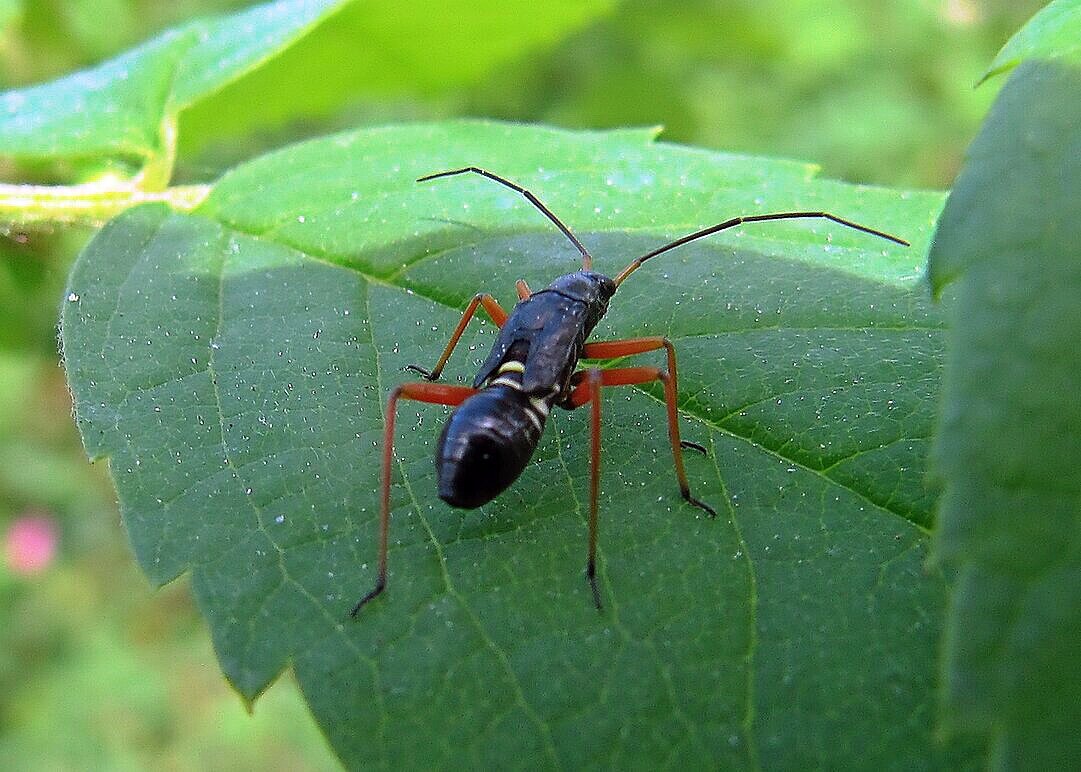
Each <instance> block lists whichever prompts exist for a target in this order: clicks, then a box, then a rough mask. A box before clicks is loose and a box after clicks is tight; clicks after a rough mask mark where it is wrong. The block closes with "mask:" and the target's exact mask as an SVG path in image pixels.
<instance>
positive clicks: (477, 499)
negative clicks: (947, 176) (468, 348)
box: [352, 166, 909, 617]
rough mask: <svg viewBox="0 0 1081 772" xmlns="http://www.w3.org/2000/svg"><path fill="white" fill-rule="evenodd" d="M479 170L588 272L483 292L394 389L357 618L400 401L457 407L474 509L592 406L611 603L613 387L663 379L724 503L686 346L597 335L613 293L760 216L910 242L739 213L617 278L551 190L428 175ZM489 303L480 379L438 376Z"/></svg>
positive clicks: (674, 426) (454, 422)
mask: <svg viewBox="0 0 1081 772" xmlns="http://www.w3.org/2000/svg"><path fill="white" fill-rule="evenodd" d="M467 173H472V174H479V175H480V176H482V177H485V178H487V179H489V180H492V181H493V182H497V183H499V184H500V185H504V186H506V187H508V188H510V189H511V190H514V191H517V192H518V193H520V194H521V195H523V196H525V198H526V199H527V200H528V201H529V202H530V203H531V204H532V205H533V206H534V207H536V208H537V209H538V210H540V212H541V213H542V214H544V216H545V217H547V218H548V219H549V220H551V221H552V223H553V224H554V225H555V226H556V227H557V228H559V230H560V231H561V232H562V233H563V235H564V236H566V237H567V238H568V239H569V240H570V241H571V243H572V244H574V247H575V249H577V250H578V252H580V253H581V255H582V270H580V271H577V272H575V273H570V274H567V275H565V276H560V277H559V278H557V279H556V280H555V281H553V282H552V283H551V284H549V285H548V286H547V287H545V288H544V289H542V290H539V291H537V292H531V291H530V289H529V287H528V286H527V285H526V283H525V281H523V280H521V279H519V280H518V282H517V285H516V287H517V290H518V303H517V305H515V307H514V309H513V310H512V311H511V313H510V314H508V313H507V312H506V311H504V310H503V308H502V307H501V306H500V305H499V303H497V302H496V300H495V298H493V297H492V296H491V295H489V294H487V293H477V294H476V295H474V296H473V299H472V300H471V301H470V302H469V304H468V305H467V306H466V309H465V313H463V314H462V318H461V321H459V322H458V326H457V327H456V328H455V330H454V333H453V334H452V335H451V336H450V341H449V342H448V343H447V345H446V347H445V348H444V349H443V353H442V355H441V356H440V357H439V359H438V360H437V361H436V363H435V366H434V367H433V368H432V369H431V370H425V369H424V368H422V367H418V366H416V365H410V366H409V367H408V368H406V369H409V370H413V371H415V372H417V373H419V374H420V375H422V376H423V377H424V380H423V381H421V382H414V383H404V384H402V385H400V386H397V387H396V388H395V389H394V390H393V391H392V392H391V394H390V398H389V400H388V403H387V414H386V416H387V417H386V427H385V432H384V435H383V474H382V481H381V484H382V503H381V508H380V520H379V568H378V575H377V578H376V583H375V587H373V588H372V590H371V591H370V592H369V593H368V594H367V595H365V596H364V597H363V598H361V599H360V601H359V602H358V603H357V604H356V606H354V607H353V610H352V616H354V617H355V616H356V615H357V613H358V612H359V611H360V609H361V608H362V607H363V606H364V605H365V604H366V603H368V602H369V601H371V600H372V599H373V598H375V597H376V596H378V595H379V594H380V593H382V592H383V590H385V589H386V586H387V533H388V530H389V526H390V472H391V462H392V460H393V454H394V449H393V443H394V420H395V414H396V411H397V406H398V400H400V399H410V400H416V401H418V402H429V403H434V404H439V405H448V406H452V407H454V408H455V409H454V411H453V412H452V413H451V415H450V417H449V418H448V420H447V423H446V426H445V427H444V428H443V433H442V435H441V436H440V438H439V447H438V450H437V451H436V458H435V465H436V472H437V477H438V486H439V497H440V498H441V499H443V501H445V502H447V503H448V504H450V505H451V506H453V507H460V508H463V509H473V508H475V507H479V506H481V505H483V504H487V503H488V502H489V501H491V500H492V499H494V498H495V497H496V496H498V495H499V494H500V493H502V492H503V491H504V490H506V488H507V487H508V486H509V485H510V484H511V483H513V482H514V481H515V480H516V479H518V476H519V475H520V474H521V473H522V470H523V469H525V466H526V464H527V463H528V462H529V459H530V457H531V456H532V455H533V451H534V450H535V449H536V447H537V443H538V442H539V441H540V437H541V432H543V431H544V424H545V421H546V420H547V418H548V414H549V412H550V411H551V409H552V407H553V406H559V407H561V408H565V409H567V410H574V409H575V408H579V407H582V406H583V405H586V404H589V405H590V438H591V442H590V486H589V546H588V557H587V560H586V578H587V580H588V581H589V587H590V590H591V592H592V594H593V602H594V604H595V605H596V607H597V608H598V609H601V608H602V604H601V595H600V590H599V589H598V587H597V577H596V554H597V493H598V489H599V482H600V455H601V445H600V440H601V399H600V396H601V388H602V387H604V386H624V385H629V384H642V383H650V382H654V381H660V382H661V383H662V384H663V385H664V397H665V406H666V408H667V413H668V439H669V442H670V444H671V446H672V458H673V461H674V465H675V470H676V480H677V481H678V483H679V490H680V493H681V494H682V495H683V498H684V500H686V501H687V503H689V504H691V505H693V506H695V507H698V508H699V509H701V510H703V511H705V512H706V514H708V515H709V516H710V517H715V516H716V514H717V513H716V512H715V511H714V509H713V508H712V507H711V506H709V505H708V504H706V503H705V502H703V501H700V500H699V499H697V498H695V497H694V496H693V495H691V489H690V484H689V483H688V481H687V472H686V470H685V468H684V466H683V450H684V449H685V448H686V449H693V450H697V451H700V452H702V453H705V452H706V451H705V448H703V447H702V446H701V445H698V444H696V443H692V442H685V441H683V440H681V439H680V436H679V421H678V411H677V403H676V396H677V392H676V353H675V349H674V347H673V346H672V342H671V341H670V340H668V338H665V337H663V336H654V337H644V338H631V339H628V340H612V341H603V342H587V339H588V338H589V335H590V333H591V332H592V331H593V328H594V327H596V326H597V323H598V322H599V321H600V320H601V318H602V317H603V316H604V315H605V313H606V312H607V311H608V301H609V300H610V299H611V298H612V296H613V295H614V294H615V292H616V290H617V289H618V288H619V286H620V285H621V284H622V283H623V282H624V281H626V279H627V277H628V276H630V275H631V274H632V273H634V272H635V271H637V270H638V269H639V268H640V267H641V266H642V264H643V263H645V262H646V261H647V260H652V259H653V258H654V257H657V256H658V255H661V254H664V253H665V252H668V251H669V250H672V249H675V248H676V247H679V246H682V245H684V244H687V243H690V242H692V241H695V240H696V239H700V238H704V237H706V236H709V235H711V234H714V233H719V232H720V231H723V230H726V229H728V228H733V227H735V226H737V225H741V224H743V223H748V222H763V221H766V220H790V219H799V218H819V219H826V220H831V221H832V222H835V223H838V224H839V225H843V226H845V227H848V228H853V229H855V230H858V231H863V232H864V233H869V234H871V235H873V236H878V237H881V238H884V239H888V240H890V241H893V242H895V243H897V244H901V245H903V246H908V245H909V244H908V242H907V241H905V240H904V239H900V238H897V237H896V236H891V235H890V234H888V233H884V232H882V231H879V230H875V229H874V228H868V227H867V226H864V225H859V224H858V223H855V222H852V221H850V220H845V219H843V218H841V217H837V216H835V215H832V214H829V213H828V212H778V213H774V214H755V215H746V216H743V217H733V218H731V219H729V220H725V221H724V222H721V223H718V224H716V225H712V226H710V227H708V228H703V229H702V230H699V231H695V232H694V233H691V234H688V235H686V236H683V237H682V238H678V239H676V240H675V241H673V242H670V243H668V244H665V245H664V246H661V247H658V248H657V249H654V250H653V251H652V252H648V253H646V254H644V255H642V256H641V257H637V258H635V259H634V260H632V261H631V262H630V264H629V265H627V267H626V268H624V269H623V270H622V271H620V272H619V273H618V274H616V276H615V278H609V277H608V276H605V275H603V274H600V273H596V272H595V271H593V269H592V268H593V257H592V256H591V255H590V253H589V251H588V250H587V249H586V248H585V246H583V245H582V242H581V241H579V240H578V238H577V237H576V236H575V235H574V234H573V233H572V232H571V230H570V228H568V227H567V226H566V225H564V224H563V222H562V221H560V219H559V218H558V217H556V216H555V215H554V214H553V213H552V212H551V210H549V209H548V207H547V206H545V205H544V204H543V203H542V202H541V200H540V199H539V198H537V197H536V196H535V195H533V193H531V192H530V191H528V190H526V189H525V188H523V187H522V186H520V185H517V184H516V183H514V182H511V181H510V180H508V179H504V178H503V177H500V176H499V175H497V174H493V173H492V172H489V171H486V170H484V169H481V168H479V167H476V166H468V167H465V168H463V169H454V170H451V171H444V172H437V173H436V174H429V175H427V176H424V177H421V178H419V179H418V180H417V182H427V181H429V180H434V179H437V178H440V177H451V176H455V175H459V174H467ZM478 308H483V309H484V311H485V312H486V313H487V314H488V316H489V317H490V318H491V320H492V321H493V322H495V324H496V325H497V326H498V327H499V335H498V337H497V338H496V342H495V344H494V345H493V347H492V350H491V353H489V354H488V358H487V359H486V360H485V361H484V364H482V365H481V367H480V371H479V372H478V373H477V375H476V377H475V378H474V379H473V385H472V386H471V387H466V386H452V385H447V384H440V383H436V381H438V380H439V376H440V375H441V374H442V372H443V368H444V366H445V365H446V364H447V360H448V359H449V358H450V355H451V352H453V351H454V347H455V346H456V345H457V343H458V340H459V339H460V338H461V336H462V333H463V332H464V331H465V329H466V326H467V325H468V324H469V321H470V319H472V318H473V315H474V314H475V313H476V311H477V309H478ZM662 348H663V349H664V350H665V352H666V353H667V359H668V361H667V368H666V369H661V368H657V367H618V368H607V369H599V368H596V367H589V368H586V369H578V362H579V360H580V359H615V358H618V357H625V356H631V355H634V354H644V353H646V352H649V351H658V350H660V349H662Z"/></svg>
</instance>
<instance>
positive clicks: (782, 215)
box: [613, 212, 910, 287]
mask: <svg viewBox="0 0 1081 772" xmlns="http://www.w3.org/2000/svg"><path fill="white" fill-rule="evenodd" d="M815 217H817V218H819V219H823V220H830V221H832V222H835V223H837V224H838V225H844V226H845V227H846V228H853V229H854V230H858V231H863V232H864V233H869V234H871V235H872V236H878V237H879V238H883V239H888V240H890V241H892V242H894V243H896V244H900V245H901V246H905V247H907V246H910V244H909V243H908V242H907V241H905V240H904V239H901V238H898V237H897V236H891V235H890V234H888V233H886V232H884V231H879V230H875V229H874V228H868V227H867V226H866V225H860V224H859V223H855V222H852V221H851V220H846V219H844V218H843V217H838V216H837V215H834V214H830V213H829V212H777V213H775V214H751V215H744V216H743V217H733V218H732V219H731V220H725V221H724V222H722V223H717V224H716V225H711V226H710V227H708V228H703V229H702V230H700V231H695V232H694V233H690V234H688V235H686V236H684V237H682V238H678V239H676V240H675V241H673V242H671V243H670V244H665V245H664V246H663V247H658V248H657V249H654V250H653V251H652V252H647V253H646V254H644V255H642V256H641V257H639V258H635V259H634V260H632V261H631V264H630V265H628V266H627V267H626V268H624V269H623V270H622V271H620V272H619V274H618V275H617V276H616V277H615V279H613V281H614V282H615V284H616V286H617V287H618V286H619V285H620V284H621V283H622V282H623V280H624V279H626V278H627V277H628V276H630V275H631V274H632V273H634V272H635V271H637V270H638V268H639V266H641V265H642V263H644V262H645V261H646V260H649V259H650V258H651V257H656V256H657V255H660V254H664V253H665V252H667V251H668V250H670V249H675V248H676V247H681V246H683V245H684V244H687V243H690V242H692V241H695V240H696V239H701V238H704V237H706V236H712V235H713V234H714V233H719V232H720V231H723V230H728V229H729V228H734V227H736V226H737V225H742V224H743V223H746V222H762V221H764V220H796V219H801V218H804V219H806V218H815Z"/></svg>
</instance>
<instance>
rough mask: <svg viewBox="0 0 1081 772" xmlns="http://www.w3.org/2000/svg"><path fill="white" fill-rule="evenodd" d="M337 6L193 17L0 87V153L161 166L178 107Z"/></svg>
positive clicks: (320, 3)
mask: <svg viewBox="0 0 1081 772" xmlns="http://www.w3.org/2000/svg"><path fill="white" fill-rule="evenodd" d="M342 4H343V0H279V2H272V3H266V4H264V5H257V6H254V7H252V8H250V9H248V10H245V11H242V12H240V13H236V14H233V15H230V16H220V17H214V18H210V19H201V20H197V21H193V22H190V23H188V24H185V25H183V26H180V27H176V28H174V29H171V30H169V31H167V32H165V33H163V34H161V35H159V36H158V37H156V38H154V39H152V40H150V41H148V42H146V43H144V44H142V45H140V46H138V47H137V48H135V49H132V50H131V51H128V52H126V53H124V54H122V55H120V56H118V57H116V58H115V59H110V60H109V61H107V62H104V63H103V64H100V65H98V66H96V67H93V68H91V69H88V70H84V71H82V72H77V73H74V74H72V75H67V76H65V77H63V78H60V79H58V80H55V81H52V82H50V83H45V84H42V85H39V86H33V87H30V88H25V89H18V90H14V91H9V92H7V93H5V94H3V96H2V101H0V155H4V156H8V157H14V158H21V159H49V160H55V159H59V158H70V159H88V158H110V159H117V160H122V161H125V162H128V163H130V164H133V165H135V166H144V165H146V164H148V163H150V162H151V161H152V160H161V159H163V158H165V159H166V161H167V163H166V165H167V166H168V167H170V168H171V155H172V152H173V145H174V143H175V137H174V136H173V135H174V133H175V120H176V116H177V114H178V113H179V112H180V111H181V110H183V109H184V108H186V107H189V106H191V105H192V104H194V103H195V102H197V101H199V100H201V99H205V98H206V97H207V96H209V95H211V94H213V93H214V92H216V91H218V90H220V89H221V88H223V87H224V86H226V85H227V84H229V83H230V82H232V81H234V80H236V79H238V78H240V77H242V76H243V75H245V74H246V73H247V72H249V71H251V70H252V69H254V68H256V67H259V66H260V65H261V64H262V63H263V62H265V61H266V60H268V59H270V58H271V57H273V56H275V55H277V54H278V53H279V52H280V51H282V50H283V49H285V48H287V47H288V46H289V45H291V44H292V43H293V42H295V41H296V40H297V39H298V38H300V37H302V36H303V35H304V34H306V33H307V32H308V31H309V30H311V29H312V28H313V27H314V26H315V25H316V24H318V23H319V22H320V21H321V20H323V19H325V18H326V17H327V16H328V15H329V14H331V13H333V12H334V11H335V10H336V9H337V8H338V7H340V6H341V5H342ZM255 32H258V34H254V33H255ZM167 180H168V178H167V176H166V177H165V179H164V180H159V182H160V183H161V184H164V183H165V182H167Z"/></svg>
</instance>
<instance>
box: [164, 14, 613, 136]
mask: <svg viewBox="0 0 1081 772" xmlns="http://www.w3.org/2000/svg"><path fill="white" fill-rule="evenodd" d="M614 6H615V0H546V2H543V3H537V2H534V1H533V0H441V1H440V2H410V3H379V2H357V3H353V4H351V5H350V6H349V7H348V8H346V9H344V10H343V12H342V13H340V14H338V15H337V16H336V17H335V18H334V20H333V21H332V22H331V23H329V24H324V25H321V26H320V27H319V29H317V30H316V31H315V32H314V33H313V34H312V35H311V36H310V37H309V38H307V39H305V40H304V41H303V42H301V43H300V44H299V45H297V46H294V47H293V48H291V49H290V50H289V51H288V52H286V53H285V54H284V55H283V56H281V57H278V58H277V59H275V60H274V61H273V62H270V63H269V64H268V65H267V66H266V67H263V68H262V69H260V70H259V71H258V72H255V73H252V75H251V76H250V77H247V78H244V79H243V80H240V81H237V82H236V83H234V84H233V85H232V86H230V87H229V88H227V89H224V90H223V91H221V92H220V93H218V94H216V95H215V96H214V97H213V98H212V99H208V100H206V101H205V102H203V103H201V104H199V105H197V106H196V107H194V108H193V109H192V110H190V111H187V112H185V113H184V116H183V118H182V120H181V126H180V128H181V131H180V137H181V146H182V148H183V149H184V150H186V151H192V150H196V149H198V148H200V147H202V146H203V145H205V144H206V143H207V141H208V140H210V139H215V138H221V137H223V136H242V135H244V134H250V132H251V131H252V129H253V128H263V129H265V128H267V127H278V126H281V125H282V124H284V123H286V122H287V121H289V120H294V121H295V120H297V118H298V117H303V116H320V117H323V116H327V115H331V114H332V113H333V112H334V111H336V110H339V109H340V108H341V107H342V106H343V105H345V104H348V103H351V102H356V101H357V99H358V98H364V97H367V98H373V97H374V98H382V99H386V98H410V99H416V98H417V97H418V96H431V95H433V94H438V93H442V92H445V91H447V90H448V89H452V88H454V87H458V86H462V85H464V84H470V83H474V82H477V81H480V80H481V79H483V78H484V77H485V75H487V74H488V73H490V72H491V71H493V70H496V69H497V68H500V67H505V66H507V65H509V64H511V63H513V62H514V61H516V60H520V59H523V58H524V57H527V56H529V55H531V54H532V55H534V56H535V55H537V52H538V51H539V50H543V49H544V48H547V47H550V46H552V45H554V44H555V43H556V42H558V41H559V40H561V39H563V38H564V37H566V36H567V35H569V34H571V33H572V32H575V31H576V30H578V29H580V28H582V27H584V26H586V25H587V24H589V23H590V22H593V21H595V20H597V19H598V18H600V17H602V16H604V15H605V14H607V13H609V12H610V11H611V10H612V9H613V7H614Z"/></svg>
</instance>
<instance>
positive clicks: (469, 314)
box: [405, 292, 507, 381]
mask: <svg viewBox="0 0 1081 772" xmlns="http://www.w3.org/2000/svg"><path fill="white" fill-rule="evenodd" d="M477 306H483V307H484V310H485V311H487V312H488V316H490V317H491V319H492V321H493V322H495V324H496V327H502V326H503V323H504V322H505V321H507V312H506V311H504V310H503V307H502V306H500V305H499V303H497V302H496V300H495V298H493V297H492V296H491V295H489V294H488V293H486V292H478V293H477V294H476V295H474V296H473V299H472V300H470V301H469V305H468V306H466V307H465V313H463V314H462V319H461V321H459V322H458V326H457V327H456V328H454V334H453V335H451V336H450V341H449V342H448V343H447V347H446V348H445V349H443V354H442V356H440V357H439V360H438V361H437V362H436V363H435V367H433V368H432V369H431V370H425V369H424V368H423V367H420V366H418V365H406V366H405V369H406V370H412V371H413V372H415V373H420V374H421V375H422V376H423V377H424V379H425V380H428V381H437V380H439V375H440V374H441V373H442V372H443V368H444V367H445V366H446V364H447V360H448V359H450V354H451V352H452V351H454V347H455V346H457V345H458V340H459V339H460V338H461V337H462V333H463V332H465V328H466V326H467V325H468V324H469V320H470V319H472V318H473V314H475V313H476V312H477Z"/></svg>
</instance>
